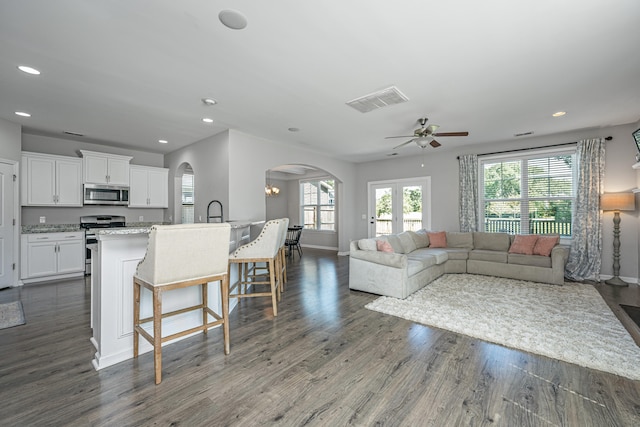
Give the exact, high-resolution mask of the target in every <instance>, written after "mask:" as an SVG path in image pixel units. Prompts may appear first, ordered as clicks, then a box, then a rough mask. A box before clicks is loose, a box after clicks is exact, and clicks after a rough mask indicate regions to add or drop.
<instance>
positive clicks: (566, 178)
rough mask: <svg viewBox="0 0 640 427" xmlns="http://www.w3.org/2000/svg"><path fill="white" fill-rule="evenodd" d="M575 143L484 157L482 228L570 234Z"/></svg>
mask: <svg viewBox="0 0 640 427" xmlns="http://www.w3.org/2000/svg"><path fill="white" fill-rule="evenodd" d="M575 160H576V159H575V149H573V150H569V151H567V150H563V151H546V152H540V151H538V152H537V153H536V154H531V155H527V156H523V155H520V156H509V157H500V158H487V159H482V160H481V161H480V168H479V173H480V179H479V183H480V186H481V188H480V189H479V191H478V193H479V194H480V195H481V196H480V197H481V199H480V204H481V215H480V220H481V222H482V223H481V227H480V229H481V230H484V231H488V232H506V233H511V234H559V235H561V236H565V237H570V236H571V220H572V214H573V206H574V200H575V194H576V191H575V186H576V182H577V180H576V179H575V169H576V168H575V167H574V166H575Z"/></svg>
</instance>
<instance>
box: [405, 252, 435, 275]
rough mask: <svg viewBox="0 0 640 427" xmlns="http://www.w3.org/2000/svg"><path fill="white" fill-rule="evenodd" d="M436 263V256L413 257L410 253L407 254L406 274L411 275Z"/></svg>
mask: <svg viewBox="0 0 640 427" xmlns="http://www.w3.org/2000/svg"><path fill="white" fill-rule="evenodd" d="M435 264H436V257H433V256H425V257H418V258H414V257H411V255H407V276H413V275H414V274H416V273H419V272H421V271H422V270H424V269H425V268H428V267H431V266H432V265H435Z"/></svg>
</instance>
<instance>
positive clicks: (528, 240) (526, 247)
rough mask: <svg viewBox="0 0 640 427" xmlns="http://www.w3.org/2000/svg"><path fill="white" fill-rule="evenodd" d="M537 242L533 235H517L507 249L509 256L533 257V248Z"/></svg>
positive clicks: (536, 237) (535, 236)
mask: <svg viewBox="0 0 640 427" xmlns="http://www.w3.org/2000/svg"><path fill="white" fill-rule="evenodd" d="M537 241H538V236H537V235H535V234H526V235H525V234H518V235H516V237H515V238H514V239H513V243H512V244H511V246H510V247H509V253H510V254H522V255H533V247H534V246H535V245H536V242H537Z"/></svg>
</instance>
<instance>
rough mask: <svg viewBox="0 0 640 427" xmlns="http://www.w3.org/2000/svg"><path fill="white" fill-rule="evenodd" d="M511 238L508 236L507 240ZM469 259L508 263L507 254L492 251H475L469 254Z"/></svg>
mask: <svg viewBox="0 0 640 427" xmlns="http://www.w3.org/2000/svg"><path fill="white" fill-rule="evenodd" d="M508 238H509V236H508V235H507V239H508ZM469 259H473V260H477V261H491V262H502V263H505V264H506V263H507V252H506V251H504V252H500V251H491V250H485V249H474V250H472V251H470V252H469Z"/></svg>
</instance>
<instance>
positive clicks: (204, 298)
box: [200, 282, 209, 335]
mask: <svg viewBox="0 0 640 427" xmlns="http://www.w3.org/2000/svg"><path fill="white" fill-rule="evenodd" d="M200 287H201V289H202V326H203V327H204V330H203V331H202V333H203V334H205V335H207V332H208V328H207V327H206V324H207V323H208V321H209V315H208V313H207V307H208V306H209V296H208V293H207V288H208V287H209V285H208V284H207V282H204V283H203V284H202V285H200Z"/></svg>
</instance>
